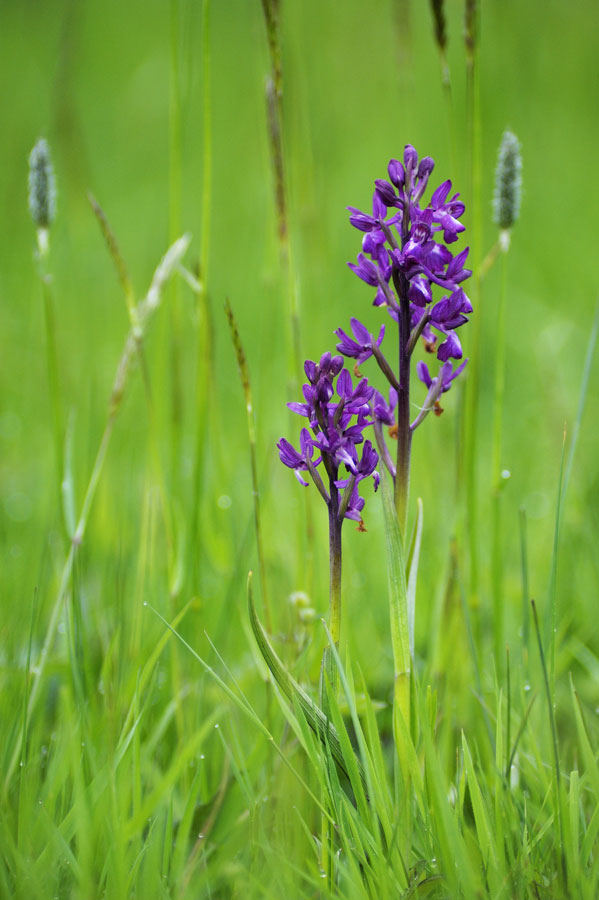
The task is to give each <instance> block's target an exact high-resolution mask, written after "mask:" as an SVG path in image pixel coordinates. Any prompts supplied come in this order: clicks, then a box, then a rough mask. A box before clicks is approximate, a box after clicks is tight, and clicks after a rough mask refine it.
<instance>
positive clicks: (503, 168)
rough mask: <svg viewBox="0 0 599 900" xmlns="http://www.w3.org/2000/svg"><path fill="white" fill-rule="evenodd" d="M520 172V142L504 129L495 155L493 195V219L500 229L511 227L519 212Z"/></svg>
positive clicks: (506, 229) (505, 229) (504, 229)
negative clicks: (495, 166)
mask: <svg viewBox="0 0 599 900" xmlns="http://www.w3.org/2000/svg"><path fill="white" fill-rule="evenodd" d="M521 172H522V156H521V154H520V142H519V141H518V138H517V137H516V135H515V134H513V133H512V132H511V131H504V133H503V137H502V139H501V144H500V146H499V153H498V156H497V169H496V170H495V194H494V196H493V221H494V222H495V224H496V225H498V226H499V227H500V228H501V229H502V231H508V230H509V229H510V228H511V227H512V225H513V224H514V222H515V221H516V219H517V218H518V214H519V212H520V195H521V193H522V175H521Z"/></svg>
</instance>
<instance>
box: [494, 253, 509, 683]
mask: <svg viewBox="0 0 599 900" xmlns="http://www.w3.org/2000/svg"><path fill="white" fill-rule="evenodd" d="M508 237H509V236H508ZM507 246H508V241H507V240H506V242H505V251H504V252H503V253H502V266H501V290H500V295H499V304H498V307H497V326H496V331H495V386H494V397H493V463H492V466H493V468H492V475H491V478H492V498H493V531H492V546H491V556H492V565H491V571H492V586H493V636H494V644H495V666H496V670H497V676H498V678H499V679H500V676H501V673H502V672H503V669H504V653H505V647H504V619H505V615H504V598H503V589H502V588H503V568H502V562H503V560H502V534H501V489H502V485H503V476H502V469H501V444H502V434H503V403H504V394H505V320H506V314H505V305H506V282H507V277H506V272H507Z"/></svg>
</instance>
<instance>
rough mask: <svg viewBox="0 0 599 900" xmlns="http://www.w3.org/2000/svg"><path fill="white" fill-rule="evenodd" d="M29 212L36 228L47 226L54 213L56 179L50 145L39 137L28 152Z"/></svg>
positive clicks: (50, 222) (51, 220)
mask: <svg viewBox="0 0 599 900" xmlns="http://www.w3.org/2000/svg"><path fill="white" fill-rule="evenodd" d="M29 212H30V213H31V218H32V219H33V221H34V223H35V225H36V226H37V227H38V228H45V229H47V228H49V227H50V225H51V224H52V222H53V220H54V216H55V214H56V180H55V178H54V169H53V167H52V160H51V158H50V147H49V146H48V142H47V141H46V140H45V139H44V138H40V139H39V141H38V142H37V143H36V145H35V147H34V148H33V150H32V151H31V153H30V154H29Z"/></svg>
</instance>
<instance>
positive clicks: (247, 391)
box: [225, 300, 272, 634]
mask: <svg viewBox="0 0 599 900" xmlns="http://www.w3.org/2000/svg"><path fill="white" fill-rule="evenodd" d="M225 312H226V314H227V321H228V323H229V328H230V330H231V340H232V342H233V347H234V349H235V356H236V359H237V366H238V368H239V377H240V378H241V387H242V389H243V396H244V398H245V409H246V413H247V428H248V439H249V447H250V469H251V475H252V496H253V499H254V527H255V530H256V549H257V553H258V566H259V569H260V587H261V590H262V602H263V604H264V617H265V619H266V628H267V631H269V632H270V633H271V634H272V616H271V611H270V602H269V598H268V591H267V586H266V570H265V565H264V552H263V544H262V527H261V517H260V492H259V487H258V466H257V463H256V425H255V421H254V404H253V401H252V388H251V384H250V372H249V368H248V364H247V357H246V355H245V350H244V349H243V344H242V343H241V338H240V336H239V329H238V328H237V322H236V321H235V316H234V315H233V309H232V308H231V304H230V303H229V301H228V300H227V302H226V303H225Z"/></svg>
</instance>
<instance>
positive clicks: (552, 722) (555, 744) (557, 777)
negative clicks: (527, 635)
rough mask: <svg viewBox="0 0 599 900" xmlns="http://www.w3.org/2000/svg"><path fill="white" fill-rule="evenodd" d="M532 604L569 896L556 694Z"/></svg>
mask: <svg viewBox="0 0 599 900" xmlns="http://www.w3.org/2000/svg"><path fill="white" fill-rule="evenodd" d="M531 605H532V614H533V620H534V626H535V632H536V635H537V643H538V645H539V656H540V658H541V669H542V671H543V682H544V685H545V695H546V698H547V711H548V714H549V725H550V728H551V740H552V744H553V762H554V766H555V769H554V775H555V780H554V791H555V814H556V818H557V825H558V833H559V848H560V849H559V857H560V861H561V874H562V880H563V887H564V889H565V895H566V896H568V875H567V870H566V858H565V855H564V826H563V812H562V795H561V770H560V763H559V745H558V740H557V727H556V724H555V711H554V699H553V698H554V694H553V690H552V687H551V685H550V678H549V673H548V671H547V663H546V660H545V654H544V652H543V641H542V640H541V629H540V626H539V618H538V615H537V607H536V604H535V602H534V600H532V601H531Z"/></svg>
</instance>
